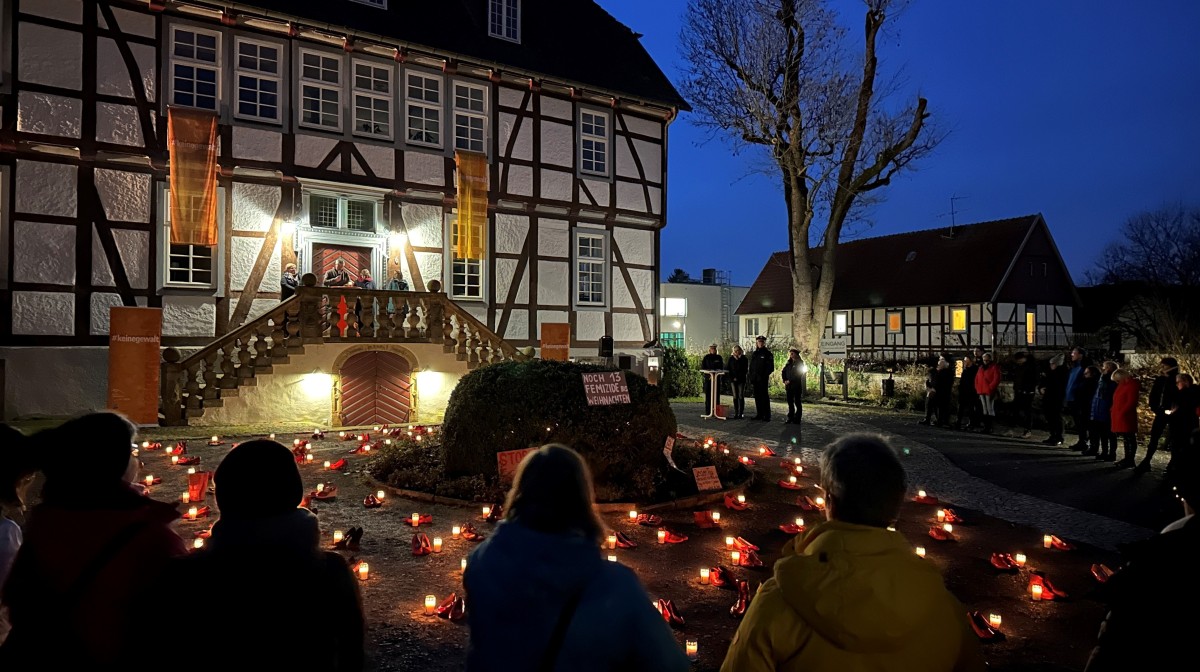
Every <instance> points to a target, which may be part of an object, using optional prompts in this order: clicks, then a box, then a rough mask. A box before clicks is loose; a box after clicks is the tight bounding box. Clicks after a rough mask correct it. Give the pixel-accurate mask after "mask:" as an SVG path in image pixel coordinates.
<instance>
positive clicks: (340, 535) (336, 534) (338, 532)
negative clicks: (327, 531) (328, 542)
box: [333, 530, 346, 544]
mask: <svg viewBox="0 0 1200 672" xmlns="http://www.w3.org/2000/svg"><path fill="white" fill-rule="evenodd" d="M345 538H346V535H345V534H343V533H342V531H341V530H334V531H333V543H335V544H336V543H337V542H339V541H341V540H342V539H345Z"/></svg>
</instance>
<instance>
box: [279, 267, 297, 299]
mask: <svg viewBox="0 0 1200 672" xmlns="http://www.w3.org/2000/svg"><path fill="white" fill-rule="evenodd" d="M299 286H300V275H299V274H298V273H297V272H296V265H295V264H288V265H287V266H285V267H284V268H283V274H282V275H280V276H279V300H280V301H287V300H288V299H290V298H292V297H293V296H295V295H296V288H297V287H299Z"/></svg>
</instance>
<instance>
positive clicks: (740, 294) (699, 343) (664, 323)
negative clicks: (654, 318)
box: [658, 269, 750, 352]
mask: <svg viewBox="0 0 1200 672" xmlns="http://www.w3.org/2000/svg"><path fill="white" fill-rule="evenodd" d="M728 277H729V276H728V274H726V273H724V272H721V271H717V270H715V269H704V272H703V274H702V280H700V281H693V282H664V283H662V284H661V285H659V288H658V291H659V299H658V315H659V324H660V325H661V326H660V329H659V332H658V342H659V344H660V345H662V346H664V347H670V346H675V347H681V348H684V349H686V350H688V351H689V352H707V348H708V346H710V345H712V344H713V343H716V344H718V345H719V346H721V348H722V350H724V349H726V348H728V347H732V346H733V344H735V343H738V342H739V341H740V340H742V339H741V338H740V330H739V324H738V319H737V315H736V314H735V313H734V311H735V310H736V309H737V307H738V305H740V304H741V302H742V299H744V298H745V297H746V292H748V291H750V288H749V287H735V286H733V285H731V284H729V279H728Z"/></svg>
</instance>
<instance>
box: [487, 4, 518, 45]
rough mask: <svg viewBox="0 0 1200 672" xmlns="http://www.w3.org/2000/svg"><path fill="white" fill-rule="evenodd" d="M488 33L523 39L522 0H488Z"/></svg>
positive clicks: (503, 38)
mask: <svg viewBox="0 0 1200 672" xmlns="http://www.w3.org/2000/svg"><path fill="white" fill-rule="evenodd" d="M488 35H491V36H492V37H498V38H500V39H502V40H509V41H510V42H520V41H521V0H488Z"/></svg>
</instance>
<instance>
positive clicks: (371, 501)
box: [363, 493, 383, 509]
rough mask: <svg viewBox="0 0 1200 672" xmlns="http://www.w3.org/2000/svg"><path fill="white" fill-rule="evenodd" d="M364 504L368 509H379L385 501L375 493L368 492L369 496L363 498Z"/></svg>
mask: <svg viewBox="0 0 1200 672" xmlns="http://www.w3.org/2000/svg"><path fill="white" fill-rule="evenodd" d="M363 506H365V507H367V508H368V509H378V508H379V507H381V506H383V502H381V501H379V498H378V497H376V496H375V495H373V494H370V493H367V496H366V497H364V498H363Z"/></svg>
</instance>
